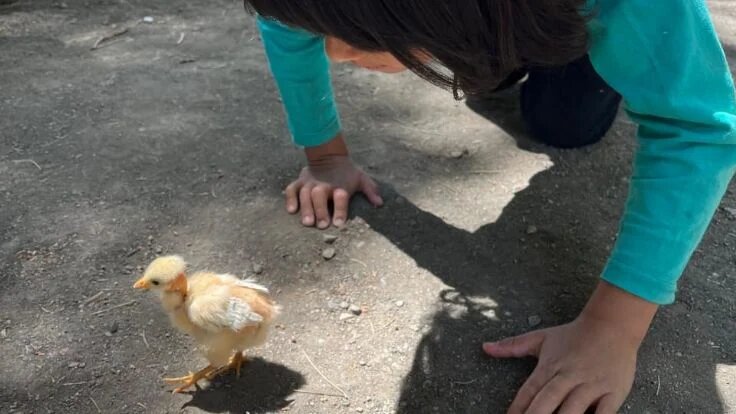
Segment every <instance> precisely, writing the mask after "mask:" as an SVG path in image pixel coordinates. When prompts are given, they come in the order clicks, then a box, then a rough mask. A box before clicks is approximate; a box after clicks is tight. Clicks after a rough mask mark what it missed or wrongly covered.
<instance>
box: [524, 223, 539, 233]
mask: <svg viewBox="0 0 736 414" xmlns="http://www.w3.org/2000/svg"><path fill="white" fill-rule="evenodd" d="M538 231H539V229H538V228H537V226H533V225H532V226H529V227H527V228H526V234H536V233H537V232H538Z"/></svg>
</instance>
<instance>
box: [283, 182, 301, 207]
mask: <svg viewBox="0 0 736 414" xmlns="http://www.w3.org/2000/svg"><path fill="white" fill-rule="evenodd" d="M301 187H302V181H301V180H297V181H294V182H293V183H291V184H289V185H287V186H286V190H284V193H285V194H286V211H288V212H289V213H291V214H294V213H296V212H297V211H299V189H301Z"/></svg>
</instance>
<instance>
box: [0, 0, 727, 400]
mask: <svg viewBox="0 0 736 414" xmlns="http://www.w3.org/2000/svg"><path fill="white" fill-rule="evenodd" d="M709 4H710V6H711V9H712V12H713V14H714V18H715V20H716V23H717V26H718V30H719V33H720V35H721V36H722V39H723V42H724V44H725V47H726V50H727V54H728V55H729V57H730V59H731V63H732V65H734V66H733V67H734V68H736V3H733V2H730V1H723V0H718V1H717V0H713V1H711V2H710V3H709ZM147 16H149V17H151V18H152V21H151V19H145V20H148V22H146V21H145V20H144V18H145V17H147ZM123 29H127V30H123ZM107 35H110V36H112V37H111V38H109V39H106V40H105V41H103V42H101V43H99V44H97V46H98V47H97V48H95V45H96V43H97V42H98V40H99V39H101V38H102V37H105V36H107ZM334 79H335V84H336V91H337V95H338V100H339V103H340V107H341V111H342V114H343V119H344V124H345V131H346V134H347V136H348V139H349V141H350V143H351V148H352V150H353V154H354V156H355V158H356V159H357V160H358V161H359V162H360V163H361V164H362V165H364V166H366V168H367V169H368V171H369V172H370V173H371V174H372V175H374V176H375V177H376V178H378V179H379V180H380V181H381V182H382V185H383V194H384V198H385V199H386V201H387V203H386V206H385V207H384V208H382V209H378V210H376V209H373V208H371V207H369V206H368V205H367V203H366V202H365V201H363V200H361V199H358V200H356V201H355V202H354V203H353V207H352V209H353V213H354V216H353V219H352V220H351V221H350V223H349V225H348V226H347V227H346V229H343V230H335V229H331V230H329V231H326V232H319V231H316V230H310V229H304V228H302V227H301V226H300V225H299V223H298V220H297V219H296V218H295V217H293V216H289V215H288V214H286V213H285V211H284V210H283V201H282V195H281V189H282V188H283V187H284V186H285V184H287V183H288V181H289V180H290V179H291V178H293V177H295V176H296V174H297V173H298V171H299V169H300V167H301V165H302V162H303V156H302V155H301V153H300V150H299V149H297V148H294V146H293V145H292V144H291V142H290V140H289V139H288V135H287V132H286V129H285V125H284V119H283V115H282V111H281V107H280V103H279V101H278V99H277V93H276V90H275V87H274V85H273V82H272V80H271V77H270V74H269V72H268V69H267V66H266V64H265V60H264V55H263V52H262V49H261V45H260V43H259V39H258V34H257V32H256V30H255V29H254V25H253V20H252V18H251V17H250V16H247V15H246V13H245V12H244V11H243V8H242V4H241V3H239V2H232V1H224V0H211V1H207V2H203V1H199V2H192V1H189V2H185V1H180V2H173V1H156V2H152V1H143V0H98V1H85V0H64V1H49V0H18V1H13V0H10V1H8V0H2V1H0V113H2V117H0V204H1V205H2V209H0V255H1V257H2V261H1V262H0V372H1V373H2V374H1V375H0V412H2V413H21V412H22V413H52V412H55V413H59V412H71V413H136V412H139V413H167V412H172V413H173V412H186V413H272V412H281V411H284V412H293V413H351V412H355V413H393V412H400V413H431V412H437V413H501V412H503V409H504V407H505V406H506V405H507V404H508V403H509V402H510V400H511V399H512V398H513V395H514V393H515V391H516V389H517V388H518V387H519V385H520V384H521V383H522V382H523V380H524V378H525V376H526V375H528V374H529V373H530V372H531V369H532V368H533V361H518V360H509V361H493V360H489V359H487V358H485V357H483V355H482V354H481V352H480V346H479V345H480V343H481V342H482V341H483V340H486V339H495V338H500V337H504V336H507V335H513V334H518V333H522V332H525V331H527V330H529V329H531V328H532V325H536V324H538V323H539V326H550V325H554V324H558V323H561V322H565V321H568V320H570V319H571V318H573V317H574V316H575V315H576V313H577V312H578V311H579V309H580V308H581V307H582V306H583V304H584V302H585V300H586V297H587V295H588V294H589V293H590V291H591V289H592V288H593V286H594V285H595V283H596V280H597V274H598V273H599V272H600V270H601V268H602V266H603V264H604V262H605V260H606V256H607V252H608V251H609V249H610V248H611V244H612V241H613V237H614V235H615V231H616V228H617V223H618V218H619V216H620V214H621V209H622V206H623V202H624V199H625V194H626V188H627V175H628V172H629V164H630V160H631V154H632V150H633V147H634V139H633V133H634V125H632V124H631V123H630V122H629V121H628V120H627V119H625V117H624V116H621V117H620V118H619V120H618V121H617V123H616V125H615V127H614V128H613V129H612V131H611V132H610V133H609V134H608V136H607V137H606V138H605V139H604V140H603V142H602V143H600V144H598V145H595V146H593V147H590V148H586V149H582V150H575V151H558V150H550V149H549V148H545V147H543V146H540V145H536V144H534V143H531V142H530V141H529V140H528V139H527V138H526V137H525V136H524V132H523V131H522V128H521V126H520V121H519V113H518V109H517V107H516V100H517V98H518V97H517V91H510V92H507V93H504V94H501V95H499V96H498V97H496V98H494V100H495V101H496V102H494V103H493V105H491V107H493V109H492V110H477V111H476V110H473V109H472V108H470V107H468V105H466V104H465V103H464V102H456V101H454V100H453V99H452V97H451V95H450V94H448V93H447V92H444V91H441V90H437V89H434V88H433V87H431V86H429V85H425V84H424V83H423V82H421V81H420V80H418V79H415V78H414V77H413V76H412V75H410V74H407V75H400V76H386V75H377V74H371V73H366V72H363V71H359V70H355V69H352V68H349V67H336V68H335V75H334ZM735 208H736V187H733V186H732V189H731V191H729V193H728V195H727V196H726V198H725V200H724V202H723V207H722V208H721V209H720V210H719V212H718V214H717V215H716V217H715V221H714V222H713V225H712V226H711V229H710V230H709V232H708V234H707V237H706V238H705V241H704V242H703V243H702V245H701V246H700V248H699V249H698V251H697V253H696V254H695V256H694V258H693V260H692V262H691V265H690V266H689V268H688V270H687V272H686V274H685V276H684V278H683V280H682V282H681V290H680V293H679V297H678V300H677V303H675V304H674V305H672V306H668V307H666V308H664V309H662V311H661V312H660V313H659V315H658V316H657V318H656V321H655V323H654V325H653V327H652V330H651V333H650V334H649V336H648V337H647V340H646V342H645V343H644V345H643V348H642V350H641V354H640V361H639V371H638V374H637V377H636V382H635V384H634V389H633V391H632V393H631V396H630V398H629V399H628V401H627V403H626V405H625V406H624V408H623V409H622V411H623V412H625V413H637V414H638V413H668V414H672V413H736V271H735V270H734V269H735V268H736V267H735V265H736V259H735V258H736V254H735V253H736V247H735V246H736V230H735V228H736V226H735V223H736V221H735V220H736V210H734V209H735ZM535 229H536V231H534V230H535ZM324 234H331V235H337V236H338V238H337V241H336V242H335V243H334V245H333V246H329V245H328V244H327V243H326V242H325V241H324V239H323V235H324ZM328 247H333V248H334V249H335V251H336V255H335V257H334V258H333V259H331V260H325V259H323V257H322V252H323V250H324V249H325V248H328ZM162 253H179V254H182V255H184V256H185V258H186V259H187V260H188V261H189V262H190V263H191V264H192V268H194V269H203V268H209V269H212V270H217V271H222V272H231V273H237V274H239V275H243V276H245V275H251V276H253V275H255V276H257V277H258V278H259V279H260V280H262V281H263V282H264V283H266V284H268V285H269V286H271V287H272V290H273V291H274V292H275V296H276V298H277V300H278V301H279V303H281V304H282V305H283V306H284V314H283V317H282V319H281V321H280V325H279V326H278V327H277V328H276V329H275V331H274V332H273V335H272V336H271V338H270V341H269V343H268V345H267V346H265V347H263V348H262V349H258V350H254V351H253V352H252V355H253V356H255V357H256V359H255V360H254V361H253V362H251V363H250V364H249V365H248V366H247V368H246V369H245V371H244V373H243V375H242V377H241V378H240V379H236V378H235V377H234V376H232V375H228V376H226V377H223V378H221V379H218V380H215V381H214V382H213V383H211V384H209V385H206V386H205V387H203V389H202V390H200V391H198V392H194V393H190V394H183V395H171V394H170V393H169V392H168V391H169V390H170V388H169V387H168V386H165V385H164V384H163V382H162V381H161V377H162V376H164V375H181V374H184V373H186V372H187V371H189V370H193V369H195V368H199V367H201V366H203V364H204V360H203V358H202V357H200V356H199V355H198V354H197V353H196V351H195V349H194V347H193V345H192V343H191V342H190V341H189V339H188V338H186V337H185V336H183V335H181V334H179V333H178V332H176V331H175V330H174V329H172V328H171V327H170V325H169V323H168V320H167V318H166V316H165V315H164V313H163V312H162V311H161V310H160V307H159V304H158V302H157V300H156V299H155V298H154V297H152V296H149V295H144V294H141V293H140V292H137V291H134V290H133V289H132V288H131V285H132V283H133V281H134V280H135V278H136V276H137V275H139V273H140V271H141V270H142V266H144V265H146V264H147V263H148V262H149V261H150V260H151V259H152V258H153V257H155V256H156V255H157V254H162ZM347 305H358V306H360V307H361V308H362V313H361V315H360V316H354V315H351V314H349V312H348V311H347V310H345V309H344V307H345V306H347ZM328 380H329V381H328ZM330 382H332V383H333V384H334V385H331V384H330ZM338 388H339V389H338ZM343 392H344V394H343Z"/></svg>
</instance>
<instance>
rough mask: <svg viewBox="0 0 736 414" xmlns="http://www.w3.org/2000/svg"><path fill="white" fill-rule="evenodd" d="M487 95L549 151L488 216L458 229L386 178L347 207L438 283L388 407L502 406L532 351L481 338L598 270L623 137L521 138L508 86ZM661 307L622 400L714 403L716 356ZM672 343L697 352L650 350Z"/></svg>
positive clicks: (557, 310)
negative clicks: (521, 352)
mask: <svg viewBox="0 0 736 414" xmlns="http://www.w3.org/2000/svg"><path fill="white" fill-rule="evenodd" d="M494 99H495V100H496V102H494V103H493V107H494V108H496V109H495V110H486V109H481V110H477V112H479V113H481V114H482V115H484V116H485V117H487V118H489V119H491V120H492V121H494V122H496V123H497V124H498V125H501V126H503V127H504V128H505V129H506V130H507V131H508V132H509V133H510V134H511V135H512V136H514V137H515V139H517V145H519V146H520V147H523V148H525V149H531V150H534V151H537V152H546V153H547V154H548V155H549V156H550V158H551V159H552V161H553V162H554V166H553V167H552V168H550V169H548V170H545V171H543V172H540V173H537V174H536V175H535V176H534V177H533V178H532V179H531V181H530V183H529V186H528V187H527V188H526V189H524V190H522V191H520V192H518V193H516V194H515V195H514V198H513V199H512V201H511V202H509V203H508V204H507V205H506V206H505V207H504V209H503V212H502V214H501V215H500V216H499V218H498V219H497V220H496V221H495V222H493V223H490V224H486V225H484V226H482V227H481V228H479V229H478V230H477V231H475V232H468V231H465V230H463V229H459V228H457V227H454V226H452V225H450V224H448V223H446V222H445V221H444V220H442V219H441V218H439V217H436V216H435V215H433V214H431V213H430V212H427V211H423V210H421V209H419V208H418V207H416V206H415V205H413V204H412V203H410V202H408V201H407V200H405V199H403V198H402V197H400V196H399V195H398V194H396V192H394V191H393V190H392V189H390V188H384V189H383V191H384V194H383V195H384V199H385V200H386V206H385V207H384V208H382V209H378V210H375V209H373V208H370V207H369V206H368V205H367V204H366V203H364V202H358V203H356V204H357V205H355V206H354V208H353V210H354V212H355V214H356V215H359V216H361V217H363V218H364V219H365V220H366V222H368V224H369V225H370V226H371V228H372V229H373V230H375V231H376V232H378V233H379V234H381V235H383V236H384V237H386V238H387V239H388V240H390V241H391V242H392V243H393V244H394V245H396V246H397V247H398V248H399V249H401V250H402V251H403V252H404V253H405V254H407V255H408V256H409V257H411V258H412V259H413V260H414V261H416V263H417V265H418V266H419V267H421V268H424V269H426V270H428V271H429V272H431V273H432V274H433V275H434V276H436V277H438V278H439V279H441V280H442V281H443V282H444V283H445V284H447V285H448V286H449V289H447V290H445V291H443V292H441V293H440V294H439V297H438V302H439V308H440V310H439V311H437V312H435V313H434V315H432V316H431V317H429V318H428V319H429V321H428V323H430V329H429V331H428V332H427V333H426V334H425V335H424V336H423V338H422V340H421V341H420V343H419V345H418V347H417V350H416V353H415V356H414V363H413V366H412V369H411V371H410V372H409V373H408V374H407V375H406V377H405V379H404V383H403V386H402V390H401V396H400V399H399V403H398V407H397V412H401V413H431V412H439V413H461V412H462V413H502V412H505V410H506V408H507V407H508V404H509V403H510V401H511V400H512V399H513V397H514V395H515V393H516V390H518V388H519V386H520V385H521V384H522V383H523V381H524V379H525V377H526V376H527V375H528V374H529V373H530V372H531V370H532V369H533V366H534V363H533V361H530V360H525V361H524V360H522V361H520V360H508V361H500V360H490V359H489V358H487V357H485V356H483V355H482V353H481V350H480V345H481V343H482V342H483V341H484V340H494V339H499V338H502V337H506V336H510V335H516V334H521V333H523V332H525V331H529V330H531V329H532V327H537V328H538V327H544V326H553V325H557V324H561V323H565V322H568V321H570V320H572V319H573V318H574V317H575V316H576V315H577V314H578V312H579V311H580V309H581V308H582V307H583V305H584V304H585V301H586V300H587V297H588V295H589V294H590V292H591V291H592V289H593V288H594V286H595V285H596V283H597V282H598V273H599V272H600V270H601V269H602V267H603V265H604V263H605V260H606V258H607V254H608V251H609V249H610V245H611V243H612V238H613V237H614V236H615V232H616V227H617V221H618V216H619V215H620V211H621V209H622V207H623V204H624V200H625V195H626V185H625V184H624V181H625V179H626V177H627V175H628V172H627V165H626V164H627V162H626V159H627V158H628V157H629V155H630V154H626V153H627V152H630V149H631V147H630V146H629V147H628V149H627V148H626V147H625V146H623V145H621V142H616V139H618V138H616V137H613V136H609V137H608V138H607V140H606V141H605V142H604V143H602V144H599V145H598V146H597V147H595V148H593V149H592V150H587V151H586V150H579V151H578V152H576V153H566V154H567V155H565V154H563V153H562V152H561V151H556V150H551V149H548V148H545V147H543V146H540V145H536V144H534V143H531V142H530V141H528V140H526V139H525V138H524V135H523V132H522V131H521V124H520V121H518V119H519V116H518V113H517V112H518V110H517V109H516V108H517V105H516V103H515V101H514V100H515V99H516V98H515V96H514V94H513V92H511V93H506V92H504V94H501V95H500V96H499V97H498V98H494ZM474 109H475V108H474ZM494 111H495V112H494ZM619 127H620V126H619ZM629 132H630V131H629ZM627 133H628V132H627ZM614 144H615V145H614ZM622 158H623V160H622ZM621 164H624V165H621ZM489 179H492V178H489ZM384 187H385V186H384ZM532 226H533V227H532ZM661 313H662V312H661ZM665 318H667V317H662V316H661V315H660V317H659V318H658V320H659V323H660V326H662V327H663V328H662V329H659V330H658V332H656V333H652V334H650V336H649V338H648V340H647V344H649V346H647V344H645V346H644V348H643V350H642V353H641V356H642V360H645V361H646V364H647V365H648V366H649V367H652V366H655V367H658V368H659V371H658V372H657V373H656V374H654V373H652V372H650V371H646V370H640V371H639V373H638V376H637V384H636V387H635V391H634V392H633V393H632V396H631V398H630V400H629V402H630V403H631V404H632V406H633V407H634V408H633V409H632V410H633V411H631V412H643V411H644V410H653V412H658V411H659V410H661V409H663V408H664V409H665V410H664V411H662V412H675V411H677V412H723V408H722V403H721V402H720V398H719V396H718V391H717V388H716V385H715V381H714V365H715V363H716V362H721V361H718V360H719V359H720V357H719V356H718V355H716V353H715V352H713V351H712V350H709V349H703V347H701V346H698V345H697V344H696V340H695V338H692V337H691V336H690V337H689V338H690V339H686V338H678V339H677V340H674V341H673V339H672V338H671V337H667V334H663V333H662V332H663V331H667V330H674V329H677V327H676V322H675V321H673V320H671V319H665ZM661 319H665V320H664V321H661ZM540 321H541V322H540ZM537 324H539V326H537ZM673 325H674V326H673ZM700 335H702V336H701V338H700V341H703V340H705V341H707V340H709V339H713V340H715V341H717V342H719V343H721V344H723V343H724V341H726V343H728V338H727V337H726V338H716V336H722V335H723V334H722V333H717V332H716V331H712V330H707V331H705V332H703V330H701V332H700ZM726 336H728V335H727V334H726ZM658 342H659V343H658ZM652 344H657V345H656V346H653V345H652ZM675 349H686V350H683V351H682V352H683V353H686V352H692V353H693V354H697V355H694V357H695V358H696V359H697V360H699V361H701V363H699V364H697V365H696V366H695V367H694V368H693V369H692V370H691V369H690V368H689V367H687V366H686V365H684V363H683V364H682V365H676V364H672V363H668V364H664V363H663V362H665V361H660V360H659V359H660V358H662V359H667V357H664V356H661V355H660V353H662V352H663V351H664V352H667V351H669V350H675ZM672 353H673V354H674V351H672ZM702 361H709V363H707V364H705V363H702ZM711 361H712V363H710V362H711ZM660 375H661V376H662V378H664V377H665V376H667V375H669V376H672V377H683V375H685V376H689V381H692V382H693V383H696V384H697V385H698V388H699V390H700V391H699V394H701V395H699V397H698V398H696V399H695V398H691V397H688V396H684V395H683V394H682V393H680V392H678V391H677V389H675V388H667V389H665V387H661V389H660V386H658V385H657V384H658V383H657V382H656V379H657V378H659V376H660ZM655 393H656V396H657V398H656V399H655V398H654V395H655ZM667 409H671V410H667Z"/></svg>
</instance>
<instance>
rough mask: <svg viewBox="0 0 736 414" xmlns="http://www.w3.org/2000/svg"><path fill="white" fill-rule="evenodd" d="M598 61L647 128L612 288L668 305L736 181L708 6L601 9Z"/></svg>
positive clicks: (729, 88) (679, 0)
mask: <svg viewBox="0 0 736 414" xmlns="http://www.w3.org/2000/svg"><path fill="white" fill-rule="evenodd" d="M598 6H599V9H598V10H597V13H599V15H600V16H601V17H600V19H597V20H595V21H594V22H593V47H592V49H591V51H590V56H591V61H592V62H593V65H594V67H595V68H596V70H597V71H598V73H599V74H600V75H601V76H602V77H603V78H604V79H605V80H606V81H607V82H608V83H609V84H610V85H611V86H612V87H613V88H614V89H616V90H617V91H618V92H619V93H621V94H622V95H623V97H624V101H625V102H626V106H627V108H626V109H627V112H628V114H629V115H630V116H631V118H632V119H633V120H634V121H636V123H637V124H639V131H638V138H639V139H638V143H639V148H638V151H637V153H636V157H635V160H634V170H633V175H632V178H631V184H630V191H629V199H628V202H627V205H626V209H625V212H624V215H623V219H622V223H621V229H620V234H619V237H618V242H617V244H616V247H615V249H614V251H613V253H612V256H611V258H610V261H609V263H608V266H607V267H606V269H605V271H604V273H603V279H604V280H606V281H608V282H609V283H611V284H613V285H616V286H618V287H620V288H622V289H624V290H626V291H628V292H630V293H633V294H635V295H637V296H639V297H642V298H644V299H646V300H649V301H651V302H654V303H658V304H665V303H670V302H672V301H673V300H674V297H675V291H676V287H677V280H678V278H679V277H680V275H681V273H682V272H683V270H684V268H685V265H686V264H687V262H688V260H689V258H690V256H691V254H692V252H693V251H694V250H695V247H696V246H697V244H698V243H699V241H700V239H701V237H702V236H703V233H704V232H705V230H706V228H707V226H708V224H709V223H710V220H711V218H712V217H713V214H714V213H715V210H716V208H717V206H718V204H719V202H720V200H721V198H722V197H723V194H724V192H725V190H726V188H727V186H728V183H729V181H730V180H731V178H732V176H733V175H734V172H735V171H736V98H734V85H733V81H732V79H731V75H730V72H729V68H728V65H727V63H726V59H725V56H724V54H723V50H722V48H721V46H720V44H719V42H718V37H717V36H716V33H715V30H714V28H713V26H712V24H711V22H710V18H709V15H708V11H707V9H706V6H705V3H704V1H702V0H697V1H694V0H672V1H669V2H667V7H659V6H658V5H657V3H656V2H651V1H648V0H628V1H625V2H620V1H612V0H599V1H598Z"/></svg>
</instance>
